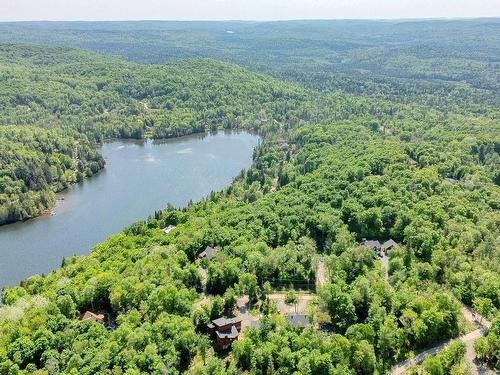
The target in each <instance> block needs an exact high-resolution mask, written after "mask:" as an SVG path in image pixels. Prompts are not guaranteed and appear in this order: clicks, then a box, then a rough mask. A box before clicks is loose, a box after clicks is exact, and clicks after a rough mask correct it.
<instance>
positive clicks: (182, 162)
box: [0, 132, 259, 289]
mask: <svg viewBox="0 0 500 375" xmlns="http://www.w3.org/2000/svg"><path fill="white" fill-rule="evenodd" d="M258 142H259V138H258V137H257V136H254V135H251V134H248V133H223V132H219V133H217V134H215V135H193V136H188V137H182V138H177V139H171V140H167V141H161V142H156V141H155V142H152V141H113V142H110V143H105V144H104V145H103V146H102V148H101V150H100V151H101V153H102V154H103V156H104V158H105V159H106V168H105V169H104V170H103V171H102V172H100V173H99V174H97V175H96V176H94V177H92V178H90V179H88V180H86V181H84V182H82V183H80V184H77V185H74V186H73V187H71V188H69V189H67V190H66V191H64V192H62V193H60V194H58V201H57V204H56V207H55V209H54V213H55V215H53V216H43V217H38V218H35V219H32V220H28V221H26V222H19V223H15V224H9V225H4V226H0V289H1V288H2V287H4V286H12V285H16V284H18V283H19V282H20V281H21V280H22V279H24V278H26V277H27V276H29V275H32V274H42V273H47V272H49V271H51V270H53V269H54V268H56V267H58V266H60V264H61V261H62V258H63V257H64V256H70V255H75V254H76V255H80V254H87V253H88V252H89V251H90V249H91V248H92V247H93V246H94V245H95V244H97V243H99V242H101V241H103V240H104V239H106V237H108V236H110V235H112V234H114V233H117V232H119V231H121V230H122V229H123V228H124V227H126V226H127V225H129V224H131V223H133V222H135V221H137V220H140V219H145V218H147V217H148V216H149V215H151V214H153V212H154V211H155V210H159V209H162V208H165V207H166V205H167V203H171V204H173V205H174V206H176V207H180V206H184V205H186V204H187V203H188V202H189V200H193V201H197V200H200V199H201V198H203V197H204V196H207V195H208V194H209V193H210V192H211V191H216V190H220V189H222V188H223V187H224V186H226V185H228V184H229V183H230V182H231V181H232V179H233V178H234V177H235V176H236V175H237V174H238V173H239V172H240V171H241V170H242V169H245V168H248V167H249V166H250V165H251V163H252V151H253V148H254V147H255V146H256V145H257V144H258Z"/></svg>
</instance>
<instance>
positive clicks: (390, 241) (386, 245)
mask: <svg viewBox="0 0 500 375" xmlns="http://www.w3.org/2000/svg"><path fill="white" fill-rule="evenodd" d="M398 246H399V245H398V243H397V242H396V241H394V240H393V239H392V238H390V239H388V240H387V241H385V242H384V251H385V252H386V253H387V252H388V251H389V250H392V249H394V248H396V247H398Z"/></svg>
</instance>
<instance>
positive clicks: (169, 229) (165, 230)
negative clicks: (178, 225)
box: [161, 225, 175, 234]
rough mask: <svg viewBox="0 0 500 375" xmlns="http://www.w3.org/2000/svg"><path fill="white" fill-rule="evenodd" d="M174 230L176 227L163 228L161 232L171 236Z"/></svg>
mask: <svg viewBox="0 0 500 375" xmlns="http://www.w3.org/2000/svg"><path fill="white" fill-rule="evenodd" d="M173 229H175V225H169V226H168V227H165V228H163V229H162V230H161V231H162V232H163V233H165V234H169V233H170V231H172V230H173Z"/></svg>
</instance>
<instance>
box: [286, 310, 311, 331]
mask: <svg viewBox="0 0 500 375" xmlns="http://www.w3.org/2000/svg"><path fill="white" fill-rule="evenodd" d="M286 320H288V322H289V323H290V324H291V325H292V326H294V327H297V328H305V327H307V326H310V325H311V322H310V321H309V318H308V317H307V315H305V314H296V313H291V314H288V315H287V317H286Z"/></svg>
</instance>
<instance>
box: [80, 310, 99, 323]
mask: <svg viewBox="0 0 500 375" xmlns="http://www.w3.org/2000/svg"><path fill="white" fill-rule="evenodd" d="M83 320H95V321H96V322H103V321H104V315H103V314H94V313H93V312H92V311H85V314H83Z"/></svg>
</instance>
